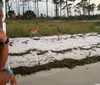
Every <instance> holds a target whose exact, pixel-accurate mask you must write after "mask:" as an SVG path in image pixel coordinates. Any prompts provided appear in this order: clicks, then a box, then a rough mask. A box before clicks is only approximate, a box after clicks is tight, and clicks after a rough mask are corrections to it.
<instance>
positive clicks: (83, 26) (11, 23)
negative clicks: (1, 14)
mask: <svg viewBox="0 0 100 85" xmlns="http://www.w3.org/2000/svg"><path fill="white" fill-rule="evenodd" d="M36 22H38V23H39V36H51V35H56V34H57V32H56V25H58V26H59V27H60V29H61V30H62V32H63V34H77V33H90V32H100V29H99V28H100V27H97V25H98V23H99V22H98V23H95V22H62V21H59V22H58V21H57V22H55V21H43V20H40V21H36V20H7V35H8V37H28V36H29V35H28V32H29V29H30V28H34V27H35V25H36Z"/></svg>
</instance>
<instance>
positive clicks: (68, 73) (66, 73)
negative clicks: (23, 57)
mask: <svg viewBox="0 0 100 85" xmlns="http://www.w3.org/2000/svg"><path fill="white" fill-rule="evenodd" d="M99 71H100V62H99V63H95V64H89V65H84V66H77V67H75V68H74V69H68V68H63V69H62V68H60V69H51V70H50V71H41V72H38V73H36V74H32V75H27V76H20V75H16V78H17V81H18V85H51V84H52V85H99V84H100V72H99Z"/></svg>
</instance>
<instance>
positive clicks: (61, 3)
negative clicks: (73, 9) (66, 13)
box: [59, 0, 64, 16]
mask: <svg viewBox="0 0 100 85" xmlns="http://www.w3.org/2000/svg"><path fill="white" fill-rule="evenodd" d="M63 3H64V0H60V1H59V5H60V16H61V11H62V5H63Z"/></svg>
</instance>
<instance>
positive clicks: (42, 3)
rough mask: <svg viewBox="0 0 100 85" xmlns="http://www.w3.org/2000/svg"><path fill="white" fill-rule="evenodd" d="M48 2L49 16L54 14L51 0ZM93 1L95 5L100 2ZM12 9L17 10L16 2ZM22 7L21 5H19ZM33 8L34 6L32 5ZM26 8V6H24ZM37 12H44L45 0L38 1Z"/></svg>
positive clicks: (97, 0) (99, 0) (98, 0)
mask: <svg viewBox="0 0 100 85" xmlns="http://www.w3.org/2000/svg"><path fill="white" fill-rule="evenodd" d="M49 1H50V2H49V3H48V9H49V16H54V5H53V4H52V2H51V0H49ZM80 1H81V0H77V1H76V2H75V3H78V2H80ZM93 2H94V3H95V4H96V5H98V4H99V3H100V0H91V3H93ZM12 6H13V7H12V8H13V10H15V11H16V10H17V9H16V4H13V5H12ZM31 6H32V4H30V7H31ZM20 7H22V6H20ZM33 8H34V7H33ZM26 10H27V8H26ZM21 12H22V8H21ZM39 13H40V14H41V13H43V14H46V4H45V2H39Z"/></svg>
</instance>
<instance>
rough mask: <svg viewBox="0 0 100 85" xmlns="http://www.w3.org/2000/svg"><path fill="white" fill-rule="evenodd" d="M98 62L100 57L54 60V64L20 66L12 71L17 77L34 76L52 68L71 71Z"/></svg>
mask: <svg viewBox="0 0 100 85" xmlns="http://www.w3.org/2000/svg"><path fill="white" fill-rule="evenodd" d="M97 62H100V56H93V57H87V58H85V59H81V60H75V59H63V60H54V62H49V63H47V64H43V65H36V66H33V67H26V66H20V67H17V68H12V69H13V71H14V74H15V75H17V74H20V75H30V74H34V73H37V72H40V71H47V70H50V69H52V68H65V67H66V68H69V69H73V68H75V67H76V66H84V65H86V64H92V63H97Z"/></svg>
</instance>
